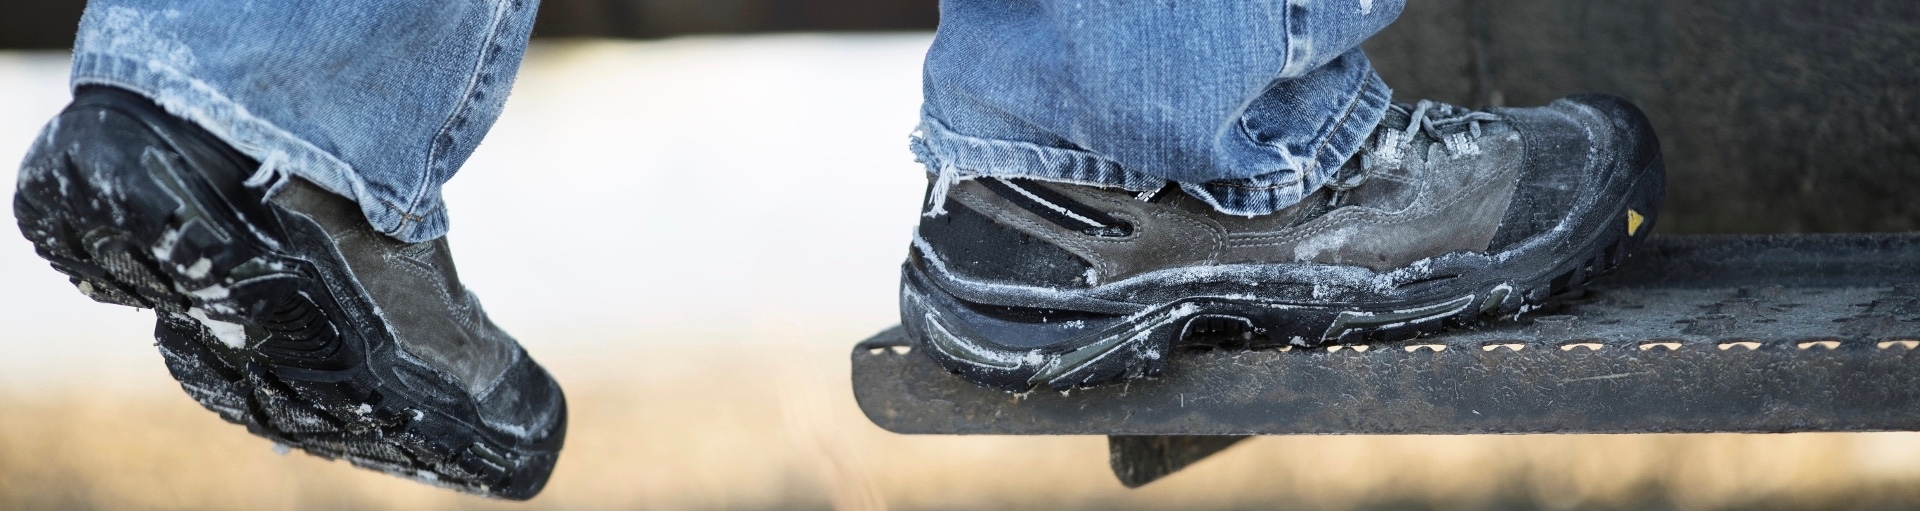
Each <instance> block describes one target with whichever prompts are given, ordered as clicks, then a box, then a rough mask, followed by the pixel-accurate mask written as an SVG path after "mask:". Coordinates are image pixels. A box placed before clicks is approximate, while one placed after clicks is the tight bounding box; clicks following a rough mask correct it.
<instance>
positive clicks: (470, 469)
mask: <svg viewBox="0 0 1920 511" xmlns="http://www.w3.org/2000/svg"><path fill="white" fill-rule="evenodd" d="M115 94H119V95H130V94H131V93H127V92H124V91H114V93H108V94H104V96H105V99H104V100H103V99H100V98H102V97H103V94H101V93H98V92H97V91H96V93H95V94H93V95H91V96H86V95H77V99H76V102H75V104H74V106H71V107H69V109H68V110H67V111H65V112H63V113H62V114H61V117H59V118H57V119H56V120H55V121H54V124H53V125H52V126H50V127H49V129H48V130H47V132H46V133H45V134H43V135H42V139H41V140H40V141H38V142H36V145H35V147H34V148H32V150H31V152H30V154H29V156H28V158H27V162H26V163H25V164H24V165H23V168H22V171H21V175H20V182H19V189H18V193H17V195H16V197H15V200H14V212H15V216H16V218H17V219H18V221H19V226H20V229H21V232H22V234H24V235H25V236H26V237H27V239H28V240H30V241H32V242H33V244H34V248H35V250H36V252H38V254H39V255H40V256H41V257H42V258H44V259H46V260H47V261H49V262H50V263H51V264H52V266H53V267H54V269H56V270H58V271H60V272H62V273H64V274H66V275H67V276H68V277H69V278H70V280H71V281H72V282H73V283H74V285H75V286H76V287H78V288H79V290H80V291H81V292H82V293H84V294H86V295H87V296H88V297H90V298H92V299H94V300H96V301H100V302H103V303H110V304H118V305H126V306H131V307H138V308H149V309H154V310H155V312H156V316H157V322H156V326H155V337H156V339H157V340H158V342H159V346H160V353H161V354H162V355H163V356H164V357H165V359H166V364H167V368H168V369H169V371H170V372H171V373H172V374H173V376H174V378H175V379H177V380H179V381H180V385H181V388H182V389H183V390H185V391H186V392H187V394H188V395H190V396H192V397H193V398H194V399H195V400H196V401H198V402H200V403H201V405H203V406H204V407H206V408H207V409H208V410H211V411H213V412H215V413H217V414H219V415H220V416H221V418H223V419H225V420H227V421H228V422H232V423H235V424H241V425H245V426H246V427H247V430H248V431H249V432H252V433H253V434H255V435H258V436H262V437H266V438H268V439H270V440H272V441H274V442H276V443H278V444H281V445H285V446H289V447H296V448H299V449H302V450H305V451H307V452H309V453H311V454H314V455H317V456H321V457H324V458H328V459H345V460H347V461H349V462H351V463H353V464H354V465H356V466H361V467H366V468H370V469H374V470H379V471H382V472H387V473H390V474H395V475H400V476H405V477H410V478H414V479H417V480H421V481H423V482H427V483H430V484H435V485H439V486H445V487H450V488H454V489H458V490H462V491H467V492H471V493H477V494H482V495H488V496H493V497H501V498H509V499H525V498H529V497H532V496H533V495H534V494H536V493H538V492H539V491H540V489H541V488H542V487H543V486H544V485H545V483H546V480H547V477H548V475H549V474H550V472H551V470H552V466H553V463H554V461H555V457H556V456H557V450H558V444H559V441H560V439H559V438H557V437H559V436H560V435H555V437H556V438H553V439H552V442H551V445H535V446H527V445H516V442H514V441H513V440H511V439H503V438H499V435H497V434H491V433H490V432H488V431H484V430H482V429H481V428H480V427H478V424H480V420H479V419H478V413H477V411H476V410H475V409H474V408H473V405H472V404H471V403H470V402H469V403H464V404H463V403H461V402H459V399H457V398H458V397H460V396H464V391H462V390H461V389H460V387H459V386H458V385H457V384H456V383H455V382H452V381H451V380H450V379H448V378H445V377H439V376H438V375H434V374H424V373H427V371H424V370H420V371H412V372H417V373H423V374H421V375H418V376H421V377H420V378H408V379H406V381H404V382H393V381H390V380H391V379H392V378H394V377H395V376H393V375H385V374H377V373H376V372H374V371H371V370H369V368H370V367H387V366H396V367H395V370H394V371H392V372H394V373H401V372H408V371H404V369H406V368H404V367H398V366H402V365H408V364H406V363H404V362H400V361H397V360H395V359H394V358H393V357H397V356H398V355H397V354H396V353H395V351H396V349H395V347H394V346H393V345H392V344H393V343H392V341H391V340H390V339H387V338H384V337H382V336H381V335H379V334H378V333H371V334H369V333H364V332H354V331H351V329H347V328H343V327H342V325H343V324H344V323H342V322H341V321H340V318H339V317H337V316H335V314H337V312H330V311H341V310H342V309H341V307H340V304H339V303H337V302H336V301H335V296H334V293H332V292H331V291H330V290H329V287H328V286H327V285H326V283H325V282H324V281H323V280H322V279H321V278H320V275H321V271H320V270H319V269H318V268H316V267H314V265H313V263H310V262H309V259H307V258H306V257H302V256H300V255H298V254H294V253H291V252H290V251H289V249H290V245H291V244H290V243H289V242H288V240H287V238H286V236H285V234H284V231H283V230H282V229H281V227H280V225H279V224H278V222H277V218H278V216H279V215H278V214H276V212H275V211H272V210H271V209H270V208H272V206H269V205H266V204H264V203H263V202H262V199H261V195H260V193H259V192H258V191H255V190H251V189H248V188H247V187H245V186H244V185H243V184H242V180H243V179H244V178H245V177H246V176H245V175H244V173H246V172H249V171H251V170H252V169H254V168H256V167H257V163H254V162H252V161H251V160H249V159H247V158H245V157H243V156H240V155H238V154H237V153H233V152H231V150H230V149H226V148H225V146H224V145H223V144H222V143H220V142H218V141H217V140H216V139H213V138H212V136H211V135H209V134H207V133H206V132H204V131H201V130H199V129H198V128H197V127H195V126H192V125H190V124H186V123H184V122H183V121H179V120H178V119H175V118H172V117H171V116H167V115H166V114H164V113H162V112H158V111H157V107H154V106H152V105H151V103H145V100H144V99H140V100H138V101H129V100H125V99H116V98H115V97H114V96H115ZM88 97H91V98H94V100H93V101H91V102H89V101H88V99H87V98H88ZM149 109H151V110H149ZM154 126H158V128H157V129H156V128H155V127H154ZM82 148H84V149H82ZM319 257H325V256H319ZM375 359H380V360H384V361H386V362H388V363H384V364H374V363H372V362H371V361H372V360H375ZM408 367H411V366H410V365H408ZM416 387H425V388H416ZM559 428H560V431H564V422H562V423H561V425H560V426H559ZM520 443H524V442H520Z"/></svg>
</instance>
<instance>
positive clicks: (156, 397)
mask: <svg viewBox="0 0 1920 511" xmlns="http://www.w3.org/2000/svg"><path fill="white" fill-rule="evenodd" d="M81 7H82V2H79V1H74V0H37V1H24V0H13V1H6V2H0V12H4V13H5V14H4V15H0V161H5V162H15V161H19V159H20V157H21V156H22V154H23V153H24V151H25V149H26V147H27V145H28V142H29V141H31V140H32V138H33V136H34V134H35V133H36V132H37V131H38V129H39V127H40V124H41V123H42V122H44V121H45V120H46V119H47V118H49V117H51V116H52V115H53V114H54V113H55V112H56V111H58V110H59V109H60V108H61V107H62V106H63V105H64V104H65V102H66V100H67V91H66V69H67V60H68V57H67V54H66V52H65V48H66V46H67V45H68V44H70V43H71V39H72V33H73V27H74V25H75V20H76V19H77V18H78V15H79V12H80V9H81ZM937 18H938V13H937V9H936V6H935V3H934V2H933V1H932V0H546V1H545V2H544V6H543V8H542V10H541V13H540V18H539V21H538V24H537V26H536V29H535V38H536V39H535V42H534V45H533V47H532V49H531V50H530V52H529V54H528V56H527V59H526V61H525V64H524V65H523V67H522V69H521V72H520V76H519V79H518V80H519V81H518V82H517V86H516V88H515V90H514V94H513V97H512V100H511V101H509V102H508V105H507V109H506V112H505V113H504V115H503V116H502V117H501V119H500V122H499V124H498V125H497V126H496V127H495V128H494V130H493V131H492V133H491V134H490V135H489V136H488V138H487V139H486V141H485V143H483V144H482V145H481V147H480V150H479V151H478V153H476V154H475V155H474V157H473V158H472V159H471V160H470V162H469V163H468V165H467V167H466V168H465V169H464V170H462V171H461V177H460V178H459V179H455V180H454V181H453V182H452V183H451V184H450V185H449V188H448V190H447V192H446V195H447V200H448V202H449V203H450V204H451V207H452V211H453V212H454V215H453V224H454V228H453V231H452V234H451V240H452V242H453V243H454V245H455V246H456V247H458V250H457V252H458V254H459V256H458V257H459V262H460V266H461V273H462V275H463V277H464V278H465V279H466V280H467V283H468V284H469V285H470V286H471V287H473V288H474V289H475V291H476V292H477V293H479V294H480V295H481V296H482V297H483V298H485V299H486V301H487V305H488V310H489V311H490V312H491V313H492V314H493V315H494V317H495V319H496V320H497V321H498V322H500V323H501V324H502V325H504V326H506V327H507V328H508V329H509V330H511V331H513V332H514V333H515V334H516V335H517V336H518V337H520V339H521V340H522V342H523V343H524V344H525V345H526V346H527V348H528V349H529V350H530V351H531V352H532V353H533V354H534V355H535V356H536V357H537V358H539V359H540V360H541V361H542V362H543V363H544V364H545V365H546V366H547V367H548V368H549V369H550V370H551V371H552V372H553V373H554V374H555V375H556V376H557V377H558V378H559V379H560V381H561V382H562V384H563V385H564V386H565V387H566V389H567V392H568V397H569V402H570V405H571V407H572V412H573V422H572V429H571V435H570V438H569V445H568V449H567V452H566V454H565V455H564V456H563V457H562V459H561V462H560V465H559V467H558V469H557V470H556V472H555V475H554V477H553V480H552V483H551V485H550V486H549V487H548V489H547V491H546V493H544V494H543V495H541V496H540V497H538V498H537V499H535V500H533V501H532V502H529V503H522V504H514V503H502V502H494V501H488V500H484V499H479V498H474V497H469V496H464V495H458V494H454V493H451V492H448V491H445V490H439V489H434V488H428V487H424V486H420V485H417V484H415V483H412V482H408V481H402V480H398V479H393V478H390V477H387V476H383V475H377V474H372V473H368V472H364V471H361V470H357V469H353V468H351V467H349V466H347V465H345V464H344V463H336V462H327V461H324V460H320V459H317V458H312V457H309V456H306V455H304V454H299V453H293V454H287V455H277V454H275V453H274V452H273V450H272V446H271V444H270V443H269V442H267V441H265V440H261V439H257V438H254V437H252V436H249V435H247V434H246V433H245V432H244V431H243V430H242V429H241V428H239V427H237V426H232V425H228V424H226V423H224V422H221V421H220V420H219V419H218V418H216V417H215V416H214V415H213V414H210V413H207V412H205V411H203V410H201V409H200V408H199V406H198V405H196V404H194V403H193V402H192V400H190V399H189V398H187V397H186V396H184V395H183V394H182V393H181V392H180V391H179V389H178V386H177V385H176V384H175V383H174V382H173V380H172V379H171V378H169V377H168V376H167V374H166V371H165V369H164V368H163V367H162V366H161V364H160V357H159V355H158V354H157V353H155V351H154V350H153V348H152V347H151V337H150V335H151V325H152V323H151V321H152V319H151V316H150V315H149V313H145V312H140V311H133V310H127V309H123V308H118V307H110V306H104V305H98V304H94V303H93V302H90V301H88V300H86V299H85V298H82V297H81V295H80V294H79V293H77V292H75V291H74V290H73V289H72V287H71V286H70V285H69V284H67V283H66V281H65V279H64V278H63V277H61V276H60V275H59V274H57V273H55V272H53V271H51V270H49V269H47V268H46V266H45V263H44V262H42V261H41V260H39V259H38V258H36V257H35V256H34V255H33V253H32V249H31V247H30V245H28V244H27V243H26V242H25V241H24V240H21V239H18V237H17V236H14V235H0V290H4V291H5V292H4V293H0V326H4V328H0V350H4V351H0V353H4V356H0V509H8V510H11V509H248V510H256V509H258V510H273V509H409V510H413V509H476V508H525V509H690V510H691V509H745V510H757V509H855V510H874V509H927V510H970V509H1167V508H1183V509H1367V510H1389V509H1392V510H1398V509H1408V510H1415V509H1533V508H1553V509H1688V510H1693V509H1702V510H1717V509H1913V508H1920V435H1916V434H1911V433H1873V434H1792V435H1533V436H1447V437H1423V436H1398V437H1364V436H1356V437H1272V438H1262V439H1258V440H1255V441H1251V442H1247V443H1244V444H1243V445H1241V446H1238V447H1235V448H1233V449H1231V450H1229V451H1227V452H1225V453H1223V454H1222V455H1219V456H1215V457H1214V458H1212V459H1209V460H1206V461H1203V462H1201V463H1199V464H1197V465H1195V466H1194V467H1192V468H1189V469H1187V470H1186V471H1183V472H1181V473H1179V474H1176V475H1174V476H1172V477H1170V478H1168V479H1166V480H1163V481H1160V482H1156V483H1153V484H1151V485H1149V486H1147V487H1145V488H1143V489H1139V490H1125V489H1123V488H1122V487H1121V486H1120V485H1119V484H1118V483H1117V482H1116V481H1115V480H1114V478H1113V476H1112V475H1111V473H1109V472H1108V468H1107V464H1106V456H1107V452H1106V442H1105V440H1104V439H1103V438H1101V437H1026V438H1017V437H916V436H901V435H894V434H891V433H887V432H885V431H882V430H880V429H878V428H876V427H874V426H873V425H871V424H870V423H869V422H867V420H866V419H865V418H864V417H863V416H862V415H860V413H859V411H858V410H857V408H856V407H855V406H854V404H853V402H852V396H851V393H850V391H849V390H848V388H847V387H848V378H847V370H848V364H847V353H848V351H849V349H850V347H851V345H852V344H853V343H854V342H856V341H858V340H860V339H862V338H864V337H865V336H867V335H869V334H872V333H874V332H877V331H879V330H880V329H882V328H884V327H886V326H888V325H891V324H892V323H894V322H895V301H894V300H895V295H894V291H895V289H894V286H895V283H896V282H895V279H896V278H897V268H898V266H897V265H898V264H899V262H900V259H901V257H902V256H903V255H904V254H905V244H906V240H907V237H908V235H909V233H910V231H911V229H912V226H913V225H914V223H915V221H916V217H915V212H916V211H917V202H918V200H919V199H920V197H921V191H922V188H923V187H924V183H925V182H924V179H923V177H922V175H921V173H920V169H919V166H918V165H917V164H915V163H914V162H913V161H912V157H911V155H910V154H908V152H907V151H906V150H905V146H906V135H907V133H908V132H909V131H910V130H911V129H912V128H913V126H914V124H915V120H916V109H917V106H918V98H919V66H920V58H921V54H922V53H923V52H924V51H925V49H926V46H927V45H928V43H929V42H930V41H931V38H932V34H931V32H930V31H931V30H932V28H933V27H934V25H935V23H936V22H937ZM1916 49H1920V3H1916V2H1911V1H1908V0H1899V1H1864V0H1863V1H1859V2H1821V1H1816V0H1781V1H1774V2H1723V1H1719V2H1710V1H1687V0H1679V1H1662V0H1614V1H1604V0H1417V1H1416V2H1414V5H1410V6H1409V7H1408V10H1407V12H1406V13H1405V14H1404V15H1403V16H1402V18H1401V21H1400V22H1399V23H1397V24H1395V25H1394V26H1393V27H1391V28H1389V29H1388V30H1387V31H1386V32H1385V33H1383V34H1381V35H1380V36H1379V37H1376V38H1375V39H1374V40H1372V41H1370V42H1369V43H1368V44H1367V50H1368V52H1369V55H1370V56H1371V57H1372V58H1373V60H1374V61H1375V64H1376V65H1377V66H1378V67H1379V68H1380V69H1381V72H1382V74H1383V75H1385V76H1386V78H1387V81H1388V83H1389V84H1390V85H1392V86H1394V87H1395V89H1396V96H1397V98H1398V99H1401V100H1414V99H1420V98H1432V99H1439V100H1444V101H1450V102H1455V103H1462V104H1468V105H1531V104H1538V103H1540V102H1544V101H1546V100H1549V99H1551V98H1553V97H1558V96H1560V95H1564V94H1569V93H1574V92H1580V91H1589V90H1591V91H1601V92H1611V93H1615V94H1620V95H1623V96H1626V97H1628V98H1630V99H1632V100H1634V101H1636V102H1637V103H1639V104H1640V105H1642V106H1643V107H1644V108H1646V110H1647V111H1648V113H1649V115H1650V116H1651V117H1652V118H1653V119H1654V121H1655V123H1656V125H1657V126H1658V128H1659V130H1660V134H1661V138H1662V141H1663V143H1664V144H1665V146H1666V151H1667V156H1668V158H1669V168H1670V172H1671V175H1672V177H1671V181H1670V187H1671V189H1672V192H1670V197H1669V203H1670V204H1669V212H1668V216H1667V217H1666V218H1663V219H1662V224H1661V225H1660V226H1659V227H1658V228H1659V230H1660V231H1661V232H1665V233H1700V232H1817V231H1890V230H1916V229H1920V201H1915V200H1914V199H1913V198H1914V197H1920V123H1916V122H1914V121H1915V120H1916V119H1920V112H1916V108H1920V56H1916V55H1920V53H1917V52H1916ZM9 165H11V163H9ZM6 190H7V191H6V192H4V193H6V194H7V196H8V197H10V196H11V193H12V191H11V187H7V189H6ZM7 211H8V213H5V214H4V215H8V219H9V221H7V222H5V223H7V224H11V223H12V222H11V221H10V218H11V217H10V209H7ZM689 212H696V213H689ZM742 232H752V233H755V236H752V237H750V238H749V237H743V236H739V235H738V233H742ZM573 248H582V249H584V248H591V249H593V250H597V251H603V252H607V253H615V254H623V257H624V259H623V260H622V261H621V263H620V264H619V265H618V266H617V267H614V268H607V267H604V266H592V267H588V266H583V265H580V264H578V263H577V262H576V261H575V260H574V259H573V258H572V257H570V254H571V249H573Z"/></svg>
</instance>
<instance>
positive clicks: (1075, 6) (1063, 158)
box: [913, 0, 1405, 215]
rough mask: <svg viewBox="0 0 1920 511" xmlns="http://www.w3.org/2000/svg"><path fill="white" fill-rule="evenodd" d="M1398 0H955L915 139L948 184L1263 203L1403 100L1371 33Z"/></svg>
mask: <svg viewBox="0 0 1920 511" xmlns="http://www.w3.org/2000/svg"><path fill="white" fill-rule="evenodd" d="M1403 7H1405V3H1404V0H1284V1H1283V0H1260V1H1230V2H1166V1H1154V2H1147V1H1118V0H1104V1H1103V0H1087V1H1064V0H943V1H942V2H941V6H940V28H939V32H938V34H937V35H936V36H935V38H934V42H933V47H932V49H931V50H930V51H929V52H928V54H927V61H926V67H925V82H924V83H925V91H924V93H925V103H924V105H923V106H922V111H921V124H920V128H919V130H918V132H917V133H916V135H915V137H914V139H913V149H914V152H915V153H916V155H917V156H918V157H919V158H920V161H921V162H922V163H924V164H926V165H927V168H928V171H929V172H930V173H933V174H935V175H936V176H938V178H940V179H941V180H942V181H944V182H945V183H951V182H953V181H957V180H959V179H966V178H970V177H977V176H1013V177H1031V178H1036V179H1044V180H1052V181H1063V182H1070V183H1080V184H1092V185H1110V186H1119V187H1123V188H1127V189H1132V190H1141V191H1146V190H1155V189H1159V188H1161V187H1162V186H1165V185H1166V183H1167V182H1169V181H1172V182H1176V183H1179V184H1180V186H1181V187H1182V188H1183V189H1184V190H1186V191H1187V192H1188V193H1190V194H1193V195H1194V196H1196V197H1199V198H1200V199H1202V200H1205V201H1207V202H1209V203H1211V204H1212V205H1213V206H1214V207H1216V208H1219V209H1220V210H1221V211H1225V212H1228V213H1235V214H1244V215H1258V214H1266V213H1270V212H1273V211H1275V210H1278V209H1281V208H1285V207H1287V206H1290V205H1292V204H1294V203H1296V202H1298V201H1299V200H1300V198H1301V197H1303V196H1305V195H1307V194H1308V193H1311V192H1313V191H1314V190H1315V189H1316V188H1318V187H1319V186H1320V185H1321V184H1322V183H1324V182H1325V181H1326V180H1327V179H1328V177H1329V176H1330V175H1332V174H1333V172H1334V171H1336V170H1338V169H1339V168H1340V165H1341V164H1342V163H1344V162H1345V161H1346V160H1347V159H1348V158H1350V157H1351V156H1352V155H1353V154H1354V153H1355V152H1357V151H1358V150H1359V148H1360V145H1361V144H1362V143H1363V142H1365V140H1366V138H1367V136H1368V135H1369V134H1370V133H1371V132H1372V131H1373V128H1374V126H1375V125H1376V124H1378V123H1379V122H1380V119H1381V116H1382V115H1383V113H1384V112H1385V110H1386V107H1387V105H1388V103H1389V101H1390V98H1391V96H1392V94H1391V91H1390V90H1389V89H1388V88H1387V86H1386V84H1384V83H1382V82H1381V80H1380V77H1379V75H1378V74H1376V73H1375V72H1374V70H1373V67H1372V65H1371V64H1369V63H1368V62H1367V58H1366V56H1365V55H1363V54H1361V52H1360V50H1359V44H1360V42H1361V41H1362V40H1365V39H1366V38H1367V37H1369V36H1372V35H1373V34H1374V33H1375V32H1378V31H1379V30H1380V29H1382V28H1384V27H1386V26H1387V24H1389V23H1391V22H1392V21H1393V20H1394V19H1395V18H1397V17H1398V16H1399V15H1400V11H1401V9H1402V8H1403Z"/></svg>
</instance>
